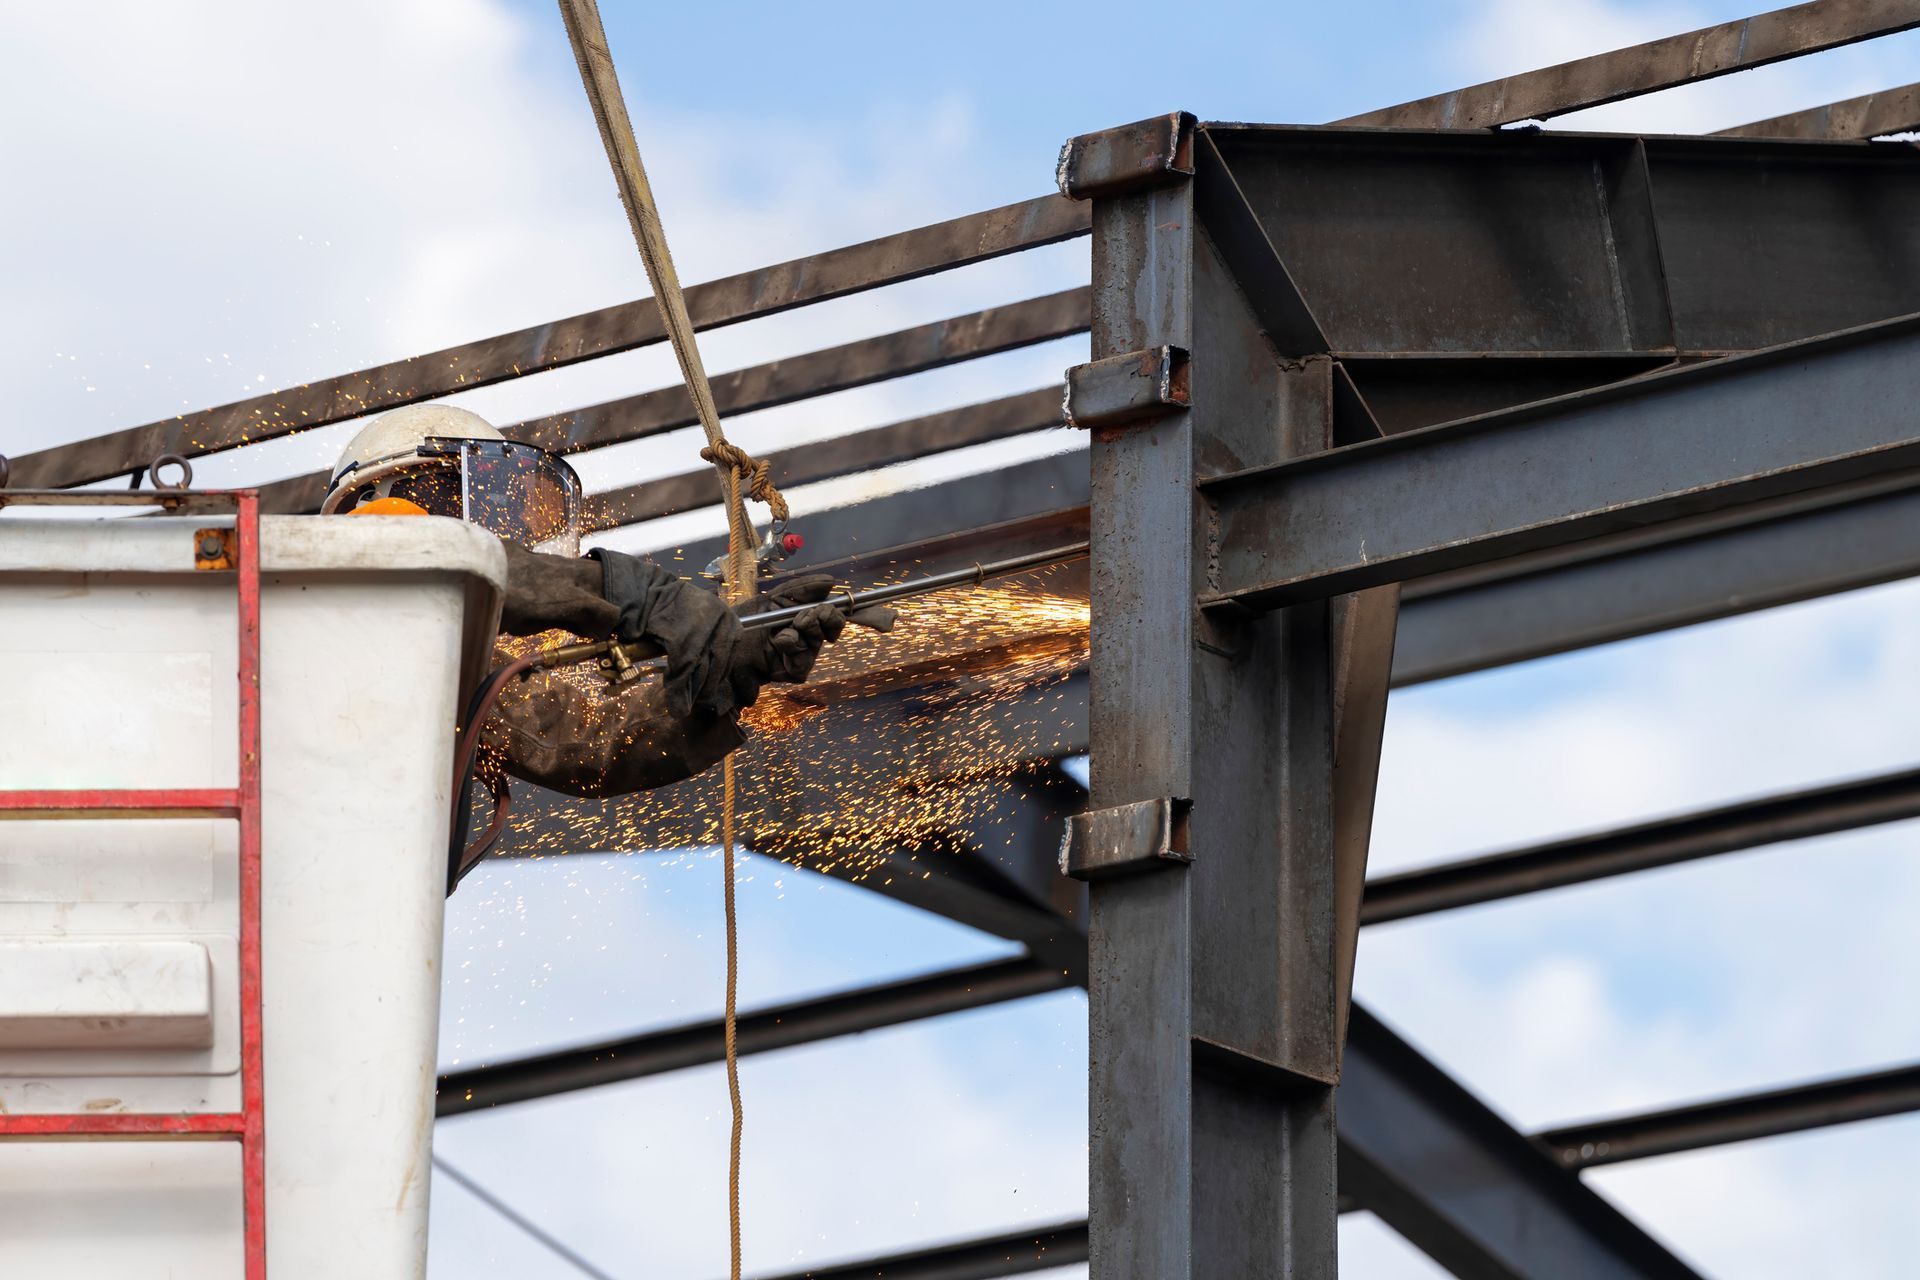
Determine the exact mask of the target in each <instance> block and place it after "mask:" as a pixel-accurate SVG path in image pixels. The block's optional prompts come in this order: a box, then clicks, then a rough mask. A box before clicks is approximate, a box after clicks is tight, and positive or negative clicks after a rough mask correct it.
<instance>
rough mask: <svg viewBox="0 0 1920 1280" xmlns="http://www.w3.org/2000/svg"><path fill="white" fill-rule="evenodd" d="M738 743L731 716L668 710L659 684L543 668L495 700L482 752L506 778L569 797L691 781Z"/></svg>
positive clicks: (621, 792) (622, 792)
mask: <svg viewBox="0 0 1920 1280" xmlns="http://www.w3.org/2000/svg"><path fill="white" fill-rule="evenodd" d="M742 741H744V735H743V734H742V732H741V730H740V726H739V722H738V719H737V718H736V717H735V716H732V715H715V714H714V713H712V712H710V711H699V712H695V713H694V714H693V715H692V716H688V717H684V718H683V717H679V716H675V715H673V714H671V713H670V712H668V710H667V707H666V698H665V692H664V688H663V686H662V685H661V683H660V681H659V680H656V679H650V678H649V679H642V680H637V681H634V682H633V683H631V684H623V685H611V684H607V683H606V682H605V681H604V680H602V678H601V677H600V676H598V675H596V674H589V672H588V671H587V670H586V669H584V668H576V669H574V670H572V671H568V672H553V671H542V672H537V673H535V674H533V675H531V676H529V677H527V678H526V679H525V680H516V681H514V682H513V683H512V684H510V685H508V686H507V688H506V689H505V690H504V691H503V692H502V693H501V695H500V701H499V703H498V704H496V706H495V708H494V712H493V715H492V716H490V717H488V719H487V723H486V724H485V725H484V726H483V727H482V728H481V731H480V743H481V749H482V750H483V751H485V752H486V753H487V755H488V756H490V757H491V758H492V759H494V760H497V761H499V762H500V764H501V765H502V766H503V767H504V768H505V769H506V771H507V772H508V773H509V774H512V775H513V776H514V777H516V778H524V779H525V780H526V781H528V782H533V783H538V784H539V785H540V786H543V787H547V788H550V789H551V790H554V791H563V792H566V793H567V794H568V795H576V796H595V797H604V796H620V795H626V794H627V793H629V792H633V791H647V790H651V789H652V788H654V787H664V786H666V785H668V784H669V783H673V782H679V781H680V780H681V779H683V778H691V777H692V776H693V775H694V774H696V773H699V772H701V771H702V770H704V769H706V768H708V767H710V766H712V765H714V764H717V763H719V762H720V761H721V760H722V759H724V758H725V757H726V755H727V753H728V752H730V751H732V750H733V749H734V748H735V747H737V746H739V745H740V744H741V742H742Z"/></svg>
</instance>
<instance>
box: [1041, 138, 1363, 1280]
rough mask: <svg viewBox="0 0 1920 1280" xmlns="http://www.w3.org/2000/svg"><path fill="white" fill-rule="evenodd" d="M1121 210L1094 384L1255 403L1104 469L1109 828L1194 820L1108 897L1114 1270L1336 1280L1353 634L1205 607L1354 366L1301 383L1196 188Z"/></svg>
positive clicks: (1096, 550) (1097, 787)
mask: <svg viewBox="0 0 1920 1280" xmlns="http://www.w3.org/2000/svg"><path fill="white" fill-rule="evenodd" d="M1127 132H1128V131H1126V130H1116V131H1113V138H1114V139H1115V140H1122V141H1123V140H1124V138H1125V136H1126V135H1127ZM1069 149H1070V150H1073V149H1078V150H1080V151H1082V152H1084V153H1086V154H1103V153H1104V151H1105V148H1104V147H1103V146H1101V145H1094V144H1085V145H1083V144H1082V142H1081V141H1079V140H1076V142H1075V143H1072V144H1069ZM1118 167H1119V168H1121V169H1123V170H1124V169H1127V168H1128V167H1129V166H1127V165H1124V164H1123V165H1120V166H1118ZM1069 191H1070V193H1071V192H1072V188H1071V187H1069ZM1095 194H1096V195H1097V196H1098V198H1096V199H1095V201H1094V243H1093V290H1094V332H1093V357H1094V359H1095V360H1096V361H1098V360H1101V359H1103V358H1107V357H1117V356H1123V355H1126V354H1127V353H1130V352H1150V351H1154V350H1156V349H1162V348H1173V349H1177V350H1179V351H1189V352H1194V353H1196V360H1197V361H1207V362H1212V364H1213V367H1216V368H1223V369H1231V370H1233V371H1234V375H1235V376H1233V377H1231V378H1217V379H1215V380H1214V381H1213V382H1211V383H1203V382H1202V381H1201V379H1202V378H1204V376H1205V374H1204V369H1205V367H1206V365H1204V364H1201V363H1196V366H1195V374H1196V379H1195V383H1194V386H1193V395H1192V408H1191V409H1188V410H1184V411H1175V412H1171V413H1170V414H1169V415H1168V416H1166V417H1163V418H1161V419H1158V420H1149V421H1145V422H1141V423H1136V424H1132V425H1129V426H1126V427H1113V428H1107V429H1102V430H1098V431H1096V432H1095V433H1094V436H1093V441H1092V447H1091V466H1092V520H1091V533H1092V541H1093V560H1092V565H1093V572H1092V600H1093V611H1094V616H1095V618H1096V619H1097V621H1096V625H1095V626H1094V629H1093V645H1094V656H1093V660H1092V665H1091V675H1092V682H1093V683H1092V741H1093V744H1094V753H1093V755H1094V773H1093V792H1092V803H1093V805H1094V807H1095V808H1096V809H1101V810H1105V809H1110V808H1114V807H1117V806H1122V805H1128V804H1135V803H1154V802H1159V801H1164V800H1167V799H1176V800H1180V801H1191V809H1190V818H1189V819H1188V825H1189V826H1190V832H1189V833H1187V834H1186V835H1185V837H1184V838H1185V839H1186V841H1187V846H1186V847H1188V848H1191V849H1192V850H1194V851H1195V852H1194V859H1193V861H1192V862H1191V863H1190V864H1181V863H1170V862H1163V864H1162V865H1163V866H1165V867H1166V868H1167V869H1164V870H1156V871H1151V872H1146V873H1144V874H1140V875H1135V876H1130V877H1120V878H1108V879H1099V880H1095V881H1093V882H1092V883H1091V884H1090V885H1089V925H1090V928H1089V938H1088V965H1089V972H1090V977H1091V981H1090V987H1089V1005H1088V1008H1089V1017H1088V1020H1089V1028H1088V1034H1089V1040H1090V1046H1089V1047H1090V1059H1091V1062H1090V1072H1091V1074H1090V1088H1089V1107H1090V1120H1089V1130H1090V1133H1091V1174H1092V1178H1091V1190H1090V1196H1089V1223H1090V1259H1091V1262H1092V1269H1093V1273H1094V1274H1095V1275H1098V1276H1100V1277H1102V1280H1121V1278H1123V1277H1135V1276H1138V1277H1143V1278H1144V1277H1155V1278H1156V1280H1183V1278H1185V1277H1203V1276H1205V1277H1211V1276H1252V1275H1266V1276H1285V1277H1309V1276H1316V1277H1317V1276H1327V1275H1331V1274H1333V1271H1334V1256H1335V1230H1334V1228H1335V1221H1336V1216H1337V1214H1336V1199H1335V1185H1334V1180H1335V1160H1334V1126H1333V1091H1332V1084H1333V1081H1334V1080H1335V1078H1336V1077H1337V1076H1338V1073H1339V1056H1340V1054H1339V1044H1338V1040H1337V1035H1336V1015H1335V1004H1336V998H1335V987H1336V978H1335V963H1334V952H1335V941H1334V931H1335V924H1334V917H1335V907H1334V901H1333V875H1332V864H1333V845H1334V834H1333V832H1334V786H1333V762H1334V718H1333V717H1334V711H1333V705H1332V703H1333V687H1334V682H1335V670H1334V656H1333V654H1334V641H1333V636H1332V625H1331V621H1330V618H1329V612H1328V609H1327V607H1326V606H1325V605H1324V604H1319V603H1316V604H1311V605H1308V606H1305V607H1303V608H1300V609H1293V610H1287V611H1286V612H1284V613H1282V614H1277V615H1273V616H1270V617H1266V618H1260V619H1255V620H1253V621H1251V622H1249V623H1247V624H1246V625H1245V626H1244V627H1242V628H1240V629H1238V630H1234V629H1216V628H1213V627H1211V626H1209V625H1208V624H1206V623H1205V622H1204V621H1202V620H1200V619H1198V618H1197V616H1196V615H1195V613H1194V610H1193V609H1192V607H1191V605H1192V601H1193V599H1194V597H1195V594H1196V592H1197V590H1198V589H1199V587H1200V585H1201V583H1200V581H1199V580H1198V579H1197V573H1198V571H1199V570H1200V567H1201V566H1202V564H1203V563H1204V560H1205V555H1206V548H1205V547H1204V545H1199V544H1197V542H1196V535H1197V534H1198V533H1200V532H1201V531H1202V530H1203V528H1204V519H1203V512H1202V510H1201V508H1200V505H1199V503H1198V499H1197V495H1196V492H1195V489H1194V484H1193V481H1194V478H1195V475H1196V473H1197V472H1198V471H1200V470H1202V469H1204V468H1205V467H1206V466H1207V465H1209V463H1211V464H1212V465H1221V464H1225V465H1233V464H1234V463H1235V462H1240V463H1242V464H1245V463H1250V462H1252V461H1255V460H1270V459H1274V458H1278V457H1284V456H1287V455H1288V454H1290V453H1294V452H1299V451H1302V450H1312V449H1321V448H1325V447H1326V446H1327V444H1328V438H1329V436H1330V433H1331V422H1330V395H1329V389H1328V388H1329V384H1328V382H1327V381H1326V375H1327V373H1328V369H1327V364H1328V362H1325V361H1322V362H1319V365H1318V367H1317V368H1315V369H1313V370H1311V371H1309V370H1306V369H1304V368H1303V369H1300V370H1296V371H1294V372H1292V373H1289V372H1288V371H1287V370H1284V369H1283V368H1282V367H1281V365H1280V363H1279V362H1278V361H1277V360H1276V359H1275V357H1274V355H1273V348H1272V347H1271V346H1269V345H1268V344H1267V340H1266V338H1265V337H1264V336H1263V334H1262V321H1261V319H1260V318H1258V316H1257V315H1256V313H1255V312H1254V311H1252V310H1250V309H1249V304H1248V302H1247V300H1246V299H1245V296H1244V295H1243V294H1241V293H1240V292H1239V290H1238V289H1237V287H1236V286H1235V284H1234V281H1233V279H1232V278H1231V276H1230V275H1229V274H1228V272H1227V270H1226V268H1225V267H1223V266H1222V265H1221V263H1220V262H1219V260H1218V259H1217V258H1216V257H1215V256H1214V252H1213V249H1212V247H1211V245H1210V244H1209V243H1208V242H1207V241H1206V240H1205V238H1204V236H1203V235H1202V233H1201V231H1200V227H1199V224H1198V221H1197V214H1196V209H1195V193H1194V185H1193V184H1192V183H1191V182H1188V181H1184V180H1179V179H1178V178H1177V177H1176V178H1175V179H1174V180H1172V181H1168V182H1166V183H1164V184H1163V185H1157V186H1149V187H1147V188H1145V189H1141V190H1134V191H1130V192H1128V193H1126V194H1120V195H1113V196H1107V195H1104V194H1101V193H1099V192H1096V193H1095ZM1246 247H1247V249H1248V251H1249V252H1254V251H1257V249H1258V246H1257V244H1256V243H1254V242H1251V241H1249V242H1248V243H1247V245H1246ZM1269 322H1271V323H1278V321H1269ZM1114 367H1115V368H1119V367H1120V366H1119V365H1117V364H1116V365H1115V366H1114Z"/></svg>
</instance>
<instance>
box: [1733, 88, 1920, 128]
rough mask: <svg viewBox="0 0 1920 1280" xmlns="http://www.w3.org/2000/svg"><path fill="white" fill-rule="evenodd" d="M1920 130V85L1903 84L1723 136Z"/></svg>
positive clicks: (1770, 119)
mask: <svg viewBox="0 0 1920 1280" xmlns="http://www.w3.org/2000/svg"><path fill="white" fill-rule="evenodd" d="M1914 129H1920V84H1906V85H1901V86H1900V87H1899V88H1898V89H1882V90H1880V91H1879V92H1877V93H1863V94H1861V95H1860V96H1859V97H1857V98H1847V99H1845V100H1844V101H1841V102H1829V103H1827V104H1826V105H1825V106H1824V107H1809V108H1807V109H1806V110H1805V111H1792V112H1789V113H1787V114H1786V115H1783V116H1772V117H1770V118H1768V119H1766V120H1755V121H1754V122H1753V123H1751V124H1743V125H1736V126H1735V127H1734V128H1731V129H1721V130H1719V131H1718V133H1717V134H1716V136H1717V137H1722V138H1807V139H1810V140H1814V141H1820V142H1837V141H1839V140H1841V139H1844V138H1878V137H1881V136H1883V135H1885V134H1889V133H1907V132H1910V131H1912V130H1914Z"/></svg>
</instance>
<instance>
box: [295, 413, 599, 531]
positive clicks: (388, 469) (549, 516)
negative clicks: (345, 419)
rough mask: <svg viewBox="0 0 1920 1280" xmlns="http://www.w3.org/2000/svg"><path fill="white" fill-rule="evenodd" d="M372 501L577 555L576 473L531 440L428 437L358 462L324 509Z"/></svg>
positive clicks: (345, 508)
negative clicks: (393, 503) (393, 501)
mask: <svg viewBox="0 0 1920 1280" xmlns="http://www.w3.org/2000/svg"><path fill="white" fill-rule="evenodd" d="M380 499H397V500H399V501H400V502H404V503H411V504H412V505H413V506H416V507H418V508H420V510H422V511H424V512H426V513H427V514H428V515H436V516H451V517H452V518H454V519H456V520H465V521H466V522H467V523H469V524H473V525H478V526H479V527H480V528H482V529H485V530H486V531H487V532H489V533H492V534H497V535H498V536H500V537H502V538H505V539H507V540H508V541H509V542H514V543H517V544H519V545H520V546H523V547H525V548H527V549H528V550H529V551H539V552H544V553H546V554H548V555H560V556H577V555H579V554H580V513H581V496H580V477H579V475H578V473H576V472H575V471H574V469H573V468H572V467H571V466H568V465H567V463H565V462H564V461H562V460H561V459H559V458H557V457H555V456H554V455H552V454H550V453H548V452H547V451H546V450H545V449H542V448H539V447H538V446H537V445H530V444H521V443H520V442H518V441H515V440H487V439H471V438H464V437H455V436H428V437H426V438H425V439H424V440H421V441H420V442H419V443H418V444H416V445H414V446H412V448H410V449H403V450H399V451H396V452H395V453H394V454H392V455H389V456H387V457H384V458H380V459H377V460H375V461H373V462H372V463H371V464H370V465H367V466H365V467H364V468H361V469H360V473H359V474H356V475H353V476H351V477H350V478H348V479H347V483H346V484H345V485H342V486H340V487H339V490H338V491H337V493H335V494H330V495H328V503H327V506H326V508H325V510H328V511H338V512H352V511H353V510H355V509H356V508H359V507H361V506H363V505H365V504H368V503H373V502H376V501H378V500H380Z"/></svg>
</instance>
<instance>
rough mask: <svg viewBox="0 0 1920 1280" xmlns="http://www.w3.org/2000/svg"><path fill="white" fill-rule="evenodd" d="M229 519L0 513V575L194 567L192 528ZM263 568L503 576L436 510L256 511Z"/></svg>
mask: <svg viewBox="0 0 1920 1280" xmlns="http://www.w3.org/2000/svg"><path fill="white" fill-rule="evenodd" d="M232 523H233V520H232V517H231V516H213V515H207V516H142V517H132V518H126V517H122V518H116V519H94V520H73V519H65V520H62V519H43V518H36V517H16V516H9V517H8V518H6V519H5V520H0V573H103V572H107V573H192V572H194V571H195V570H194V560H193V548H194V539H193V531H194V530H195V529H205V528H223V527H227V526H230V525H231V524H232ZM260 544H261V546H260V555H261V563H260V567H261V569H262V570H263V571H264V572H268V573H342V572H346V573H352V572H365V573H369V574H381V573H393V572H404V573H422V572H437V573H446V574H452V575H458V576H463V577H469V578H473V579H477V580H478V581H479V582H480V583H482V584H485V586H486V587H488V588H490V589H491V590H492V591H493V592H494V593H495V594H498V593H499V592H501V591H503V590H504V589H505V587H506V580H507V555H506V551H505V550H504V549H503V548H502V547H501V546H500V540H499V539H498V538H496V537H494V536H493V535H492V534H490V533H487V532H486V531H485V530H482V529H476V528H474V527H473V526H472V525H469V524H466V523H464V522H463V521H459V520H452V519H447V518H444V517H438V516H426V517H420V516H408V517H404V518H403V517H394V516H364V517H362V518H360V519H358V520H336V519H329V518H327V517H324V516H262V517H261V518H260Z"/></svg>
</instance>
